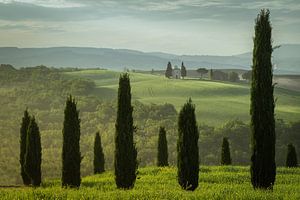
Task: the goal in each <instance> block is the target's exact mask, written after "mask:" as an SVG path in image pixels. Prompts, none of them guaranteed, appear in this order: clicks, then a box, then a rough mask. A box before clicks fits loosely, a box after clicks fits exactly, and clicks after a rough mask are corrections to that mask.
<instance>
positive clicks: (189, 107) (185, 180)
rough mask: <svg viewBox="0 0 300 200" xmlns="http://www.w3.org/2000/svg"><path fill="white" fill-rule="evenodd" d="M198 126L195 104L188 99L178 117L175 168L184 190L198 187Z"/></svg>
mask: <svg viewBox="0 0 300 200" xmlns="http://www.w3.org/2000/svg"><path fill="white" fill-rule="evenodd" d="M198 138H199V132H198V126H197V122H196V116H195V106H194V105H193V104H192V100H191V99H189V100H188V101H187V103H185V104H184V106H183V107H182V109H181V111H180V113H179V118H178V141H177V168H178V182H179V184H180V186H181V187H182V188H183V189H185V190H192V191H193V190H195V189H196V188H197V187H198V176H199V151H198Z"/></svg>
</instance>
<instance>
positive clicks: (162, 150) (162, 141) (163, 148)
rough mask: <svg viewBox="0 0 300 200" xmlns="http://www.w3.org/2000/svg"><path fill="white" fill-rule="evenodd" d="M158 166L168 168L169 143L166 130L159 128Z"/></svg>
mask: <svg viewBox="0 0 300 200" xmlns="http://www.w3.org/2000/svg"><path fill="white" fill-rule="evenodd" d="M157 150H158V151H157V166H159V167H165V166H168V165H169V164H168V142H167V138H166V130H165V128H164V127H160V128H159V137H158V148H157Z"/></svg>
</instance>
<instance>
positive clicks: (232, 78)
mask: <svg viewBox="0 0 300 200" xmlns="http://www.w3.org/2000/svg"><path fill="white" fill-rule="evenodd" d="M228 79H229V81H232V82H237V81H238V80H240V78H239V75H238V73H236V72H230V73H229V74H228Z"/></svg>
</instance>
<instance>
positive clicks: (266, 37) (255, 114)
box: [250, 10, 276, 189]
mask: <svg viewBox="0 0 300 200" xmlns="http://www.w3.org/2000/svg"><path fill="white" fill-rule="evenodd" d="M269 14H270V13H269V11H268V10H261V12H260V14H259V15H258V17H257V19H256V25H255V37H254V48H253V66H252V83H251V108H250V113H251V133H252V137H251V141H252V145H251V146H252V156H251V182H252V185H253V187H254V188H264V189H272V188H273V185H274V182H275V176H276V164H275V120H274V107H275V102H274V97H273V90H274V87H273V84H272V79H273V71H272V63H271V55H272V51H273V48H272V39H271V31H272V28H271V25H270V21H269Z"/></svg>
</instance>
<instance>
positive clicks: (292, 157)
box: [286, 144, 298, 167]
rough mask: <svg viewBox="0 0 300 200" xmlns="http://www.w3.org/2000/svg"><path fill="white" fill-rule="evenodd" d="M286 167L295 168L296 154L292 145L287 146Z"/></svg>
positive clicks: (296, 162)
mask: <svg viewBox="0 0 300 200" xmlns="http://www.w3.org/2000/svg"><path fill="white" fill-rule="evenodd" d="M286 166H287V167H297V166H298V161H297V153H296V149H295V147H294V145H293V144H289V145H288V152H287V157H286Z"/></svg>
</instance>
